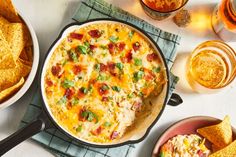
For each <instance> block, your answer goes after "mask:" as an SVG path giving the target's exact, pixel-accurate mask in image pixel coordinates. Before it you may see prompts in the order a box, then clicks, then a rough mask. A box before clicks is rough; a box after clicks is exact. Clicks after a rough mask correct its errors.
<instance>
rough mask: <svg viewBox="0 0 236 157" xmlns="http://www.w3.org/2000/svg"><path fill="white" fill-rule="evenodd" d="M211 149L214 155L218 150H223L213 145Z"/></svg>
mask: <svg viewBox="0 0 236 157" xmlns="http://www.w3.org/2000/svg"><path fill="white" fill-rule="evenodd" d="M211 149H212V152H213V153H214V152H217V151H218V150H220V149H221V148H219V147H217V146H216V145H214V144H213V145H212V146H211Z"/></svg>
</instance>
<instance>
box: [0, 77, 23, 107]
mask: <svg viewBox="0 0 236 157" xmlns="http://www.w3.org/2000/svg"><path fill="white" fill-rule="evenodd" d="M24 82H25V79H24V77H22V78H21V79H20V81H19V82H18V83H17V84H15V85H13V86H11V87H10V88H7V89H5V90H3V91H1V92H0V103H1V102H3V101H4V100H6V99H7V98H9V97H10V96H12V95H13V94H14V93H15V92H16V91H18V90H19V89H20V88H21V87H22V85H23V84H24Z"/></svg>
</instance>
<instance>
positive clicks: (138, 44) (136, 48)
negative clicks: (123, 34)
mask: <svg viewBox="0 0 236 157" xmlns="http://www.w3.org/2000/svg"><path fill="white" fill-rule="evenodd" d="M132 46H133V49H134V51H138V50H139V48H140V47H141V45H140V43H139V42H135V43H133V45H132Z"/></svg>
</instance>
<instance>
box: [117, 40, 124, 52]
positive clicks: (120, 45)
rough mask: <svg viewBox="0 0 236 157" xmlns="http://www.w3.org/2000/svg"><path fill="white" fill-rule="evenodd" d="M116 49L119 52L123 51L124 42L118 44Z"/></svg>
mask: <svg viewBox="0 0 236 157" xmlns="http://www.w3.org/2000/svg"><path fill="white" fill-rule="evenodd" d="M117 48H118V50H119V51H123V50H124V49H125V43H124V42H120V43H118V44H117Z"/></svg>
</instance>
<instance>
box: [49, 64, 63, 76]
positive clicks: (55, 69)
mask: <svg viewBox="0 0 236 157" xmlns="http://www.w3.org/2000/svg"><path fill="white" fill-rule="evenodd" d="M61 70H62V69H61V66H60V65H58V64H57V65H55V66H52V69H51V72H52V74H53V75H54V76H59V75H60V73H61Z"/></svg>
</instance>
